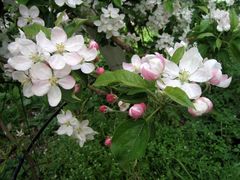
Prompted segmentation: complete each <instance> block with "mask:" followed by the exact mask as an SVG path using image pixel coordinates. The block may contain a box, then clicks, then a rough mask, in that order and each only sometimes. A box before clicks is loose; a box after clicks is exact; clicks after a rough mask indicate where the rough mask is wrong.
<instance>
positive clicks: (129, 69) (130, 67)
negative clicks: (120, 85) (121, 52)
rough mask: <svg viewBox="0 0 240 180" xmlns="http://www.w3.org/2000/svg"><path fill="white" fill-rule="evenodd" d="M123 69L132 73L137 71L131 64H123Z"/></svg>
mask: <svg viewBox="0 0 240 180" xmlns="http://www.w3.org/2000/svg"><path fill="white" fill-rule="evenodd" d="M122 67H123V69H124V70H127V71H130V72H134V71H135V68H134V67H133V65H132V64H131V63H125V62H123V64H122Z"/></svg>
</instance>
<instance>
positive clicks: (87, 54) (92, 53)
mask: <svg viewBox="0 0 240 180" xmlns="http://www.w3.org/2000/svg"><path fill="white" fill-rule="evenodd" d="M79 54H80V56H82V57H83V59H84V61H87V62H89V61H93V60H94V59H95V58H96V57H97V50H96V49H89V48H83V49H81V50H80V51H79Z"/></svg>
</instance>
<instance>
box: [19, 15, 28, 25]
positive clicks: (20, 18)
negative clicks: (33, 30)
mask: <svg viewBox="0 0 240 180" xmlns="http://www.w3.org/2000/svg"><path fill="white" fill-rule="evenodd" d="M27 23H28V20H27V19H26V18H24V17H19V18H18V21H17V26H18V27H24V26H26V25H27Z"/></svg>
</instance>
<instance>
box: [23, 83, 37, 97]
mask: <svg viewBox="0 0 240 180" xmlns="http://www.w3.org/2000/svg"><path fill="white" fill-rule="evenodd" d="M23 95H24V96H25V97H27V98H29V97H31V96H33V95H34V94H33V92H32V83H31V82H30V81H28V82H26V83H24V84H23Z"/></svg>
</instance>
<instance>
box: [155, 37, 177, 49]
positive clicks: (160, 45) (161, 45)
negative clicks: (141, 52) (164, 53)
mask: <svg viewBox="0 0 240 180" xmlns="http://www.w3.org/2000/svg"><path fill="white" fill-rule="evenodd" d="M173 45H174V37H173V36H171V35H170V34H168V33H162V34H161V35H159V40H157V42H156V45H155V47H156V49H158V50H162V49H165V48H167V47H169V46H173Z"/></svg>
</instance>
